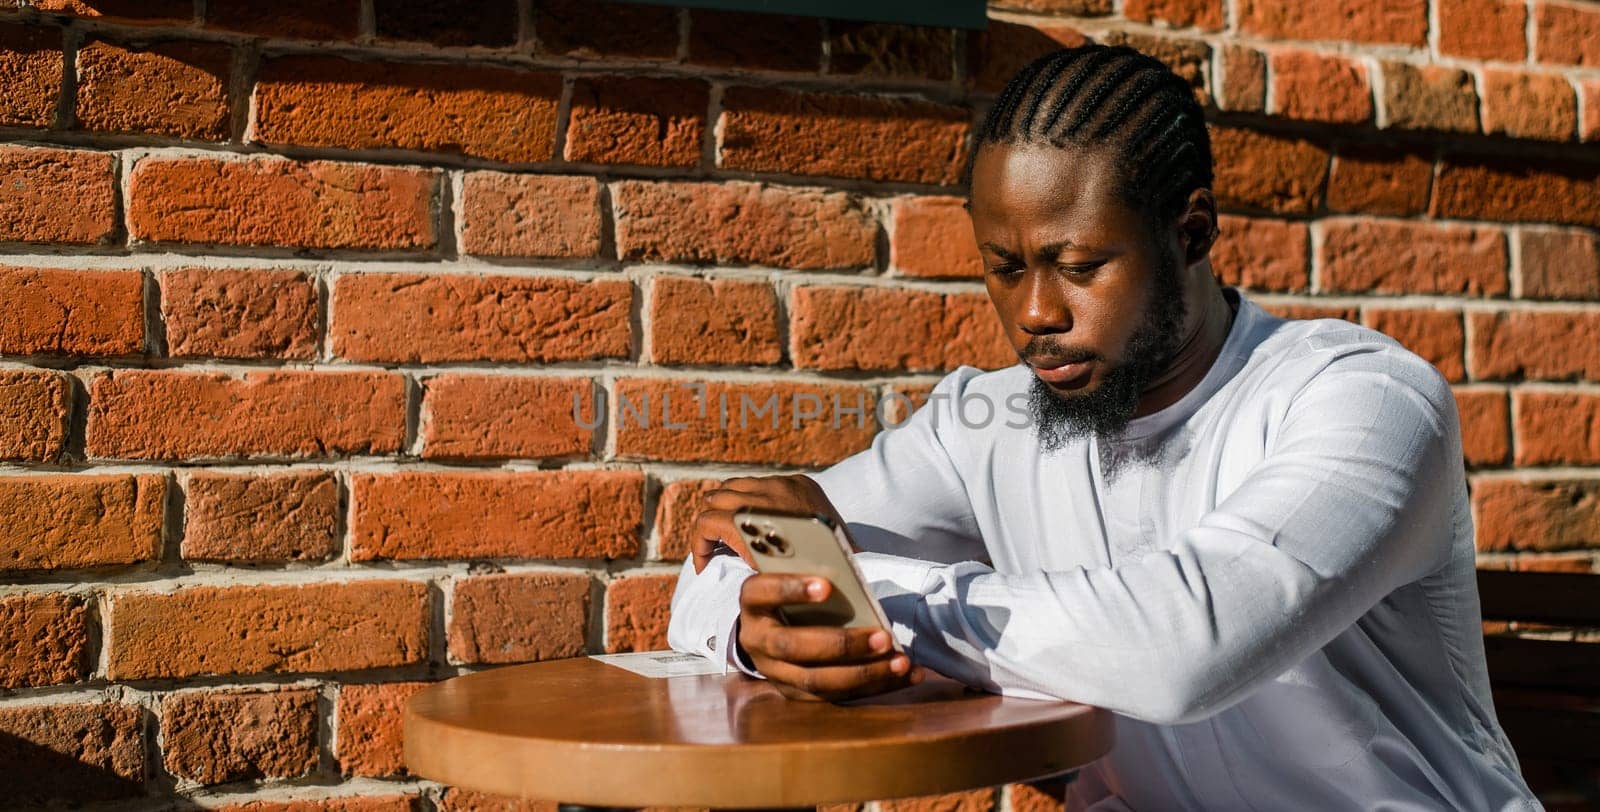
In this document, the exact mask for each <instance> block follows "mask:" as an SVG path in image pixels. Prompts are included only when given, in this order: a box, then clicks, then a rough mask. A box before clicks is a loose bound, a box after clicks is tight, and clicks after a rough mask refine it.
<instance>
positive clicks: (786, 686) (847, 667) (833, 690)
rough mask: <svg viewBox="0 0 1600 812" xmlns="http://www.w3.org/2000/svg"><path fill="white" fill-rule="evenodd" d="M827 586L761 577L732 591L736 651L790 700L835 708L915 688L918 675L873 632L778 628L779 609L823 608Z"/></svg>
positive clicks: (812, 579) (808, 579)
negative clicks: (736, 622) (746, 656)
mask: <svg viewBox="0 0 1600 812" xmlns="http://www.w3.org/2000/svg"><path fill="white" fill-rule="evenodd" d="M832 590H833V585H832V584H830V583H828V581H827V579H824V578H818V577H816V576H810V575H783V574H778V573H762V574H758V575H752V576H750V577H749V578H747V579H745V582H744V587H743V588H742V589H740V591H739V646H740V647H741V648H743V649H744V650H745V653H747V654H749V655H750V661H751V662H752V663H753V664H754V665H755V667H756V670H758V671H760V672H761V674H762V675H763V676H765V677H766V678H767V679H768V680H769V681H770V682H772V683H773V684H774V685H775V686H777V688H778V690H779V691H780V692H782V693H783V695H784V696H786V697H789V698H790V699H806V700H813V701H816V700H826V701H838V700H843V699H853V698H856V697H861V696H868V695H871V694H880V693H883V692H885V691H893V690H895V689H897V688H904V687H906V686H907V685H914V684H916V683H918V682H921V681H922V679H923V676H924V673H923V669H922V668H918V667H913V666H912V665H911V659H910V658H908V657H906V655H904V654H896V653H895V652H894V650H893V649H892V648H890V645H889V639H890V638H889V632H888V631H887V630H885V629H878V628H854V629H846V628H843V627H840V626H785V625H783V621H781V620H779V618H778V609H779V608H780V607H782V606H784V605H785V604H795V603H807V602H818V601H823V600H826V599H827V597H828V593H829V592H831V591H832Z"/></svg>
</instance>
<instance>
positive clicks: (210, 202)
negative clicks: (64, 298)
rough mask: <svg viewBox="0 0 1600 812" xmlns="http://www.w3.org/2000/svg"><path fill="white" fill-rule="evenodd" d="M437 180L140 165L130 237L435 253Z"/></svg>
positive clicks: (197, 164) (267, 165) (406, 174)
mask: <svg viewBox="0 0 1600 812" xmlns="http://www.w3.org/2000/svg"><path fill="white" fill-rule="evenodd" d="M438 185H439V173H438V172H437V171H435V170H427V169H405V168H401V167H392V166H366V165H362V164H344V163H337V162H334V161H304V162H301V161H290V160H285V159H282V158H253V159H243V160H224V159H216V158H146V159H144V160H142V161H139V163H137V164H135V165H134V168H133V173H132V177H131V178H130V180H129V184H128V230H129V231H130V232H132V234H133V236H134V237H136V238H138V239H140V240H145V241H147V242H155V243H217V244H220V245H263V246H284V247H295V248H349V249H356V250H385V249H387V250H406V249H423V250H426V249H431V248H433V247H434V245H435V244H437V242H438V235H437V234H435V232H434V219H435V217H434V213H433V207H434V202H435V193H436V191H437V188H438Z"/></svg>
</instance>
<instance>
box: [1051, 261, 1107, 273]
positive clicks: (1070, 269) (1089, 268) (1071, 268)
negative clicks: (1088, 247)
mask: <svg viewBox="0 0 1600 812" xmlns="http://www.w3.org/2000/svg"><path fill="white" fill-rule="evenodd" d="M1104 264H1105V262H1103V261H1101V262H1084V263H1080V264H1077V265H1062V266H1060V267H1061V270H1063V271H1066V272H1067V273H1069V274H1073V275H1075V276H1082V275H1084V274H1086V273H1092V272H1093V271H1094V270H1095V269H1096V268H1099V267H1100V266H1101V265H1104Z"/></svg>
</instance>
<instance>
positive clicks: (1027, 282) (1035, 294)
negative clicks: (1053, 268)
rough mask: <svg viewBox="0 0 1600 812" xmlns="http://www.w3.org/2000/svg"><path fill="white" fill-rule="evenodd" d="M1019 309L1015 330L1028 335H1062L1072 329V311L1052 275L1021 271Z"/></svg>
mask: <svg viewBox="0 0 1600 812" xmlns="http://www.w3.org/2000/svg"><path fill="white" fill-rule="evenodd" d="M1023 274H1024V279H1023V283H1022V285H1023V288H1022V291H1021V293H1022V309H1021V311H1019V312H1018V314H1017V326H1018V327H1020V328H1021V329H1022V331H1023V332H1025V333H1028V334H1029V335H1047V334H1050V333H1065V332H1067V331H1068V330H1071V329H1072V310H1071V308H1069V307H1068V306H1067V300H1066V297H1065V296H1063V295H1062V292H1061V288H1060V286H1059V285H1058V284H1057V281H1056V280H1055V279H1054V278H1053V275H1052V274H1049V273H1043V272H1040V271H1035V270H1028V271H1024V272H1023Z"/></svg>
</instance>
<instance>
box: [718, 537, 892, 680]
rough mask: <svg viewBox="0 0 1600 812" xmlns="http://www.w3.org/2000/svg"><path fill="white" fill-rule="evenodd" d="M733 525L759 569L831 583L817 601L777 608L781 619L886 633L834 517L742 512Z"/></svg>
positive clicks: (886, 626)
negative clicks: (861, 628) (824, 598)
mask: <svg viewBox="0 0 1600 812" xmlns="http://www.w3.org/2000/svg"><path fill="white" fill-rule="evenodd" d="M733 523H734V526H736V527H737V528H738V529H739V535H740V536H741V537H742V538H743V539H744V544H745V548H746V549H748V550H749V551H750V555H751V557H752V558H754V559H755V569H756V571H757V572H777V573H784V574H794V575H817V576H821V577H823V578H826V579H828V580H829V581H830V582H832V584H833V591H832V592H831V593H829V595H828V598H827V600H824V601H822V602H821V603H796V604H789V605H787V606H785V607H783V608H782V609H780V610H779V614H780V616H781V617H782V619H783V621H784V623H787V624H789V625H791V626H844V627H847V628H854V627H859V626H869V627H877V628H881V629H883V630H884V631H889V619H888V617H887V616H885V615H884V613H883V607H882V606H881V605H880V604H879V603H878V599H877V598H875V597H873V596H872V590H871V589H870V588H869V587H868V586H867V581H866V579H865V578H863V577H862V576H861V570H860V569H859V568H857V567H856V562H855V559H854V558H852V557H851V551H852V550H853V549H854V548H853V546H852V545H851V544H850V537H849V535H847V534H846V533H845V529H844V527H842V526H840V525H837V524H835V523H834V521H833V519H831V518H830V517H828V516H826V515H824V514H821V513H815V514H812V515H809V516H797V515H791V514H783V513H768V512H765V511H759V510H741V511H739V512H737V513H735V514H734V515H733ZM889 640H890V645H892V646H893V647H894V650H895V651H897V652H901V653H904V650H903V649H901V647H900V642H899V641H898V640H895V639H894V634H893V633H892V632H891V633H890V635H889Z"/></svg>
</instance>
